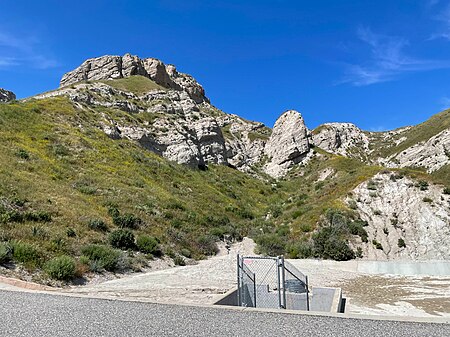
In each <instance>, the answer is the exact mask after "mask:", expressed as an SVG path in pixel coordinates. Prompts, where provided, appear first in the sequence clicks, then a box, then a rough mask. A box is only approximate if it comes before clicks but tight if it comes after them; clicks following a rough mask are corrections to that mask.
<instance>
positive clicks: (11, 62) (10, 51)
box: [0, 30, 58, 69]
mask: <svg viewBox="0 0 450 337" xmlns="http://www.w3.org/2000/svg"><path fill="white" fill-rule="evenodd" d="M44 50H45V48H43V46H42V44H41V43H40V41H39V40H38V39H36V38H34V37H31V36H24V37H18V36H16V35H13V34H10V33H8V32H6V31H2V30H0V55H1V56H0V68H2V69H5V68H11V67H16V66H28V67H31V68H37V69H48V68H53V67H56V66H58V62H57V61H56V60H55V59H54V58H53V57H51V56H50V55H48V53H46V52H45V51H44Z"/></svg>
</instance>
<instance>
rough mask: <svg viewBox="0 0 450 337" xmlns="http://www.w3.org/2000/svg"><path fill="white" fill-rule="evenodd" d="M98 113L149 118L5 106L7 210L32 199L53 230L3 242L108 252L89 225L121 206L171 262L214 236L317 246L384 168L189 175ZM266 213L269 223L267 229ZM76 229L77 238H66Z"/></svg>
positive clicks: (57, 101)
mask: <svg viewBox="0 0 450 337" xmlns="http://www.w3.org/2000/svg"><path fill="white" fill-rule="evenodd" d="M135 80H136V82H135ZM119 81H121V82H119V83H120V84H118V85H119V86H122V89H124V90H128V91H135V92H136V93H138V92H140V90H148V89H149V87H148V86H146V85H147V84H149V82H148V81H147V79H145V78H137V79H133V80H131V81H130V80H129V79H127V80H126V81H122V80H119ZM149 81H150V80H149ZM136 83H138V84H136ZM151 83H153V82H151V81H150V84H151ZM99 111H101V112H102V113H105V114H107V115H109V116H110V117H111V118H113V119H123V118H125V119H130V120H136V121H139V120H140V119H141V118H143V117H142V116H140V115H132V114H127V113H125V112H122V111H119V110H111V109H106V108H93V109H86V110H84V109H83V110H79V109H75V108H74V107H73V105H72V104H71V102H70V101H69V100H68V99H66V98H63V97H59V98H52V99H46V100H39V101H33V100H32V101H28V102H25V103H20V102H15V103H11V104H3V105H0V162H1V163H2V165H1V166H0V206H1V204H2V203H3V204H5V203H6V204H13V203H14V202H15V201H17V200H19V201H20V200H22V201H23V200H27V202H26V203H25V206H22V208H23V209H24V210H34V211H45V212H48V213H50V214H51V215H52V218H53V220H52V221H51V222H49V223H38V222H24V223H14V222H10V223H1V222H0V241H6V240H10V239H16V240H21V241H24V242H28V243H31V244H33V245H35V246H36V247H38V248H39V250H40V251H41V254H42V256H43V257H44V260H47V259H49V258H51V257H53V256H57V255H60V254H69V255H74V256H79V255H80V249H81V247H83V246H84V245H86V244H89V243H105V244H107V236H108V233H103V232H98V231H94V230H91V229H89V228H88V226H87V223H88V222H89V220H91V219H102V220H104V221H105V222H106V223H107V224H108V227H109V229H110V231H111V230H114V229H115V228H116V226H115V225H114V224H113V223H112V219H111V217H110V216H109V215H108V207H109V206H110V205H115V206H117V207H118V208H119V210H120V211H121V212H122V213H133V214H135V215H136V216H139V217H140V218H142V219H143V221H144V226H142V227H141V228H140V229H139V230H135V231H134V232H135V234H136V235H138V234H141V233H146V234H150V235H153V236H156V237H157V238H159V239H160V240H161V242H162V245H163V248H164V251H165V252H166V253H169V254H170V253H171V252H174V253H178V252H180V251H181V250H183V249H188V250H190V251H191V252H192V254H193V256H194V257H196V258H201V257H202V256H203V254H205V251H204V249H203V248H204V247H203V246H204V242H203V241H202V238H203V237H204V235H207V234H208V233H216V234H217V233H221V232H228V233H231V232H233V231H235V232H238V233H240V234H243V235H247V234H253V235H258V234H259V233H261V232H264V233H266V232H267V233H271V232H272V233H277V234H276V235H279V236H280V238H281V239H282V241H283V242H285V243H295V242H297V241H299V240H300V241H301V240H304V239H307V238H308V237H310V235H311V233H312V231H313V230H314V228H315V227H316V224H317V222H318V220H319V219H320V217H321V216H322V215H323V214H324V212H325V211H326V210H327V209H329V208H335V209H346V206H345V205H344V204H343V202H342V199H343V198H344V197H345V196H346V195H347V194H348V193H349V192H350V191H351V190H352V189H353V188H355V187H356V186H357V185H358V184H360V183H362V182H363V181H366V180H367V179H370V178H371V177H372V176H373V175H374V174H376V173H377V172H379V171H380V170H381V169H382V168H381V167H378V166H367V165H365V164H363V163H362V162H360V161H358V160H356V159H349V158H345V157H341V156H334V155H331V154H329V153H326V152H325V151H323V150H320V149H316V151H317V152H319V154H321V156H319V157H318V158H315V159H313V160H312V161H311V162H310V163H309V164H308V165H307V166H306V167H304V168H301V167H298V168H296V169H294V170H293V171H292V172H291V173H290V175H289V176H288V177H287V178H286V179H285V180H282V181H279V182H278V183H276V184H275V185H274V184H273V183H274V182H273V181H271V180H270V179H269V180H268V181H261V180H258V179H255V178H252V177H250V176H249V175H246V174H244V173H241V172H239V171H236V170H232V169H230V168H227V167H224V166H212V167H211V168H210V169H209V170H208V171H206V172H202V171H198V170H192V169H189V168H187V167H185V166H181V165H177V164H174V163H169V162H167V161H166V160H164V159H162V158H160V157H158V156H156V155H154V154H152V153H151V152H148V151H146V150H144V149H142V148H141V147H139V146H138V145H136V144H135V143H133V142H131V141H127V140H111V139H110V138H108V137H107V136H106V135H105V134H104V133H103V132H102V131H100V130H99V129H98V128H96V127H94V125H96V124H97V122H98V114H99ZM444 116H446V115H444ZM433 123H435V121H433ZM442 123H444V122H443V121H442V120H441V122H440V124H439V123H438V124H439V125H441V124H442ZM421 128H423V126H422V127H421ZM419 130H422V129H419ZM425 130H426V128H425V129H423V133H422V137H424V133H425ZM416 139H417V138H416ZM23 153H26V154H27V155H28V156H29V158H26V156H23ZM326 168H332V169H333V170H334V175H333V178H331V179H330V178H329V179H326V180H325V181H323V182H318V181H317V179H318V177H319V174H320V172H321V171H323V170H324V169H326ZM401 171H403V172H404V173H405V174H408V175H412V176H415V177H416V178H418V179H427V180H431V181H434V182H440V183H445V181H446V180H445V179H447V177H448V175H449V170H448V169H447V168H443V169H442V170H440V171H438V172H436V173H435V174H434V175H432V176H429V175H427V174H426V173H424V172H422V171H420V170H412V169H403V170H401ZM300 172H302V174H300ZM447 181H449V180H447ZM268 211H270V212H271V213H272V214H273V215H274V217H273V219H272V220H271V221H266V220H263V217H264V215H265V214H266V213H267V212H268ZM252 218H254V219H252ZM228 221H229V222H228ZM286 226H287V228H290V230H287V231H286V230H285V229H286ZM69 228H72V229H74V231H75V233H76V236H75V237H69V236H68V235H67V230H68V229H69Z"/></svg>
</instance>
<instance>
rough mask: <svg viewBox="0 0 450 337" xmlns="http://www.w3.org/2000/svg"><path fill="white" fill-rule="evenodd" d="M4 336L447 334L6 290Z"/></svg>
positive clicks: (430, 327)
mask: <svg viewBox="0 0 450 337" xmlns="http://www.w3.org/2000/svg"><path fill="white" fill-rule="evenodd" d="M0 303H1V304H2V305H1V306H0V317H1V318H2V319H1V320H0V335H1V336H12V337H14V336H33V337H41V336H45V337H47V336H65V337H68V336H77V337H83V336H89V337H90V336H196V337H201V336H233V337H236V336H297V335H310V336H318V337H320V336H327V337H338V336H345V337H353V336H355V337H360V336H383V337H390V336H392V337H394V336H395V337H403V336H405V337H406V336H407V337H416V336H417V337H431V336H436V337H446V336H450V324H437V323H413V322H394V321H381V320H380V321H378V320H369V319H367V320H365V319H364V320H362V319H354V318H337V317H326V316H309V315H304V316H303V315H292V314H280V313H273V312H257V311H252V310H246V311H245V312H244V311H239V310H230V309H224V308H217V309H216V308H209V307H194V306H177V305H168V304H152V303H140V302H126V301H112V300H102V299H92V298H77V297H69V296H60V295H48V294H39V293H24V292H15V291H2V290H0Z"/></svg>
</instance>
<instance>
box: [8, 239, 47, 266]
mask: <svg viewBox="0 0 450 337" xmlns="http://www.w3.org/2000/svg"><path fill="white" fill-rule="evenodd" d="M11 247H12V257H13V260H14V261H15V262H19V263H23V264H24V265H26V266H29V267H36V266H39V264H40V258H41V257H40V254H39V251H38V250H37V249H36V248H35V247H34V246H33V245H31V244H29V243H26V242H21V241H12V242H11Z"/></svg>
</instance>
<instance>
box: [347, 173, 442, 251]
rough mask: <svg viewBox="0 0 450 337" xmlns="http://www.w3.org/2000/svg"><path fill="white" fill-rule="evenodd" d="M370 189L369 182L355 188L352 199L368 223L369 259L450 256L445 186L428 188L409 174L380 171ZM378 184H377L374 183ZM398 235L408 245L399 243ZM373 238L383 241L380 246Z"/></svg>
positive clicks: (367, 246) (365, 245)
mask: <svg viewBox="0 0 450 337" xmlns="http://www.w3.org/2000/svg"><path fill="white" fill-rule="evenodd" d="M372 180H373V181H374V183H375V184H373V183H372V184H371V188H370V189H368V185H367V182H365V183H363V184H361V185H359V186H358V187H357V188H356V189H355V190H354V191H353V197H352V199H353V201H352V202H355V205H356V211H357V212H358V213H359V215H360V216H361V218H362V219H363V220H365V221H367V222H368V224H369V225H368V226H367V227H365V229H366V230H367V233H368V236H369V237H368V241H369V242H368V243H361V242H360V240H359V242H358V243H357V244H356V246H361V247H362V249H363V257H364V258H367V259H376V260H383V259H429V260H433V259H449V258H450V195H446V194H443V193H442V191H443V188H442V186H435V185H430V186H429V187H428V189H427V190H421V189H420V188H418V187H416V186H415V185H416V182H415V181H413V180H411V179H409V178H406V177H404V178H394V179H393V177H391V174H389V173H387V174H378V175H376V176H375V177H374V178H373V179H372ZM374 186H375V187H374ZM399 239H402V240H404V242H405V245H406V246H405V247H399V241H398V240H399ZM372 240H376V241H377V242H379V243H380V244H381V247H382V249H377V248H376V247H375V245H374V244H373V242H372Z"/></svg>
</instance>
